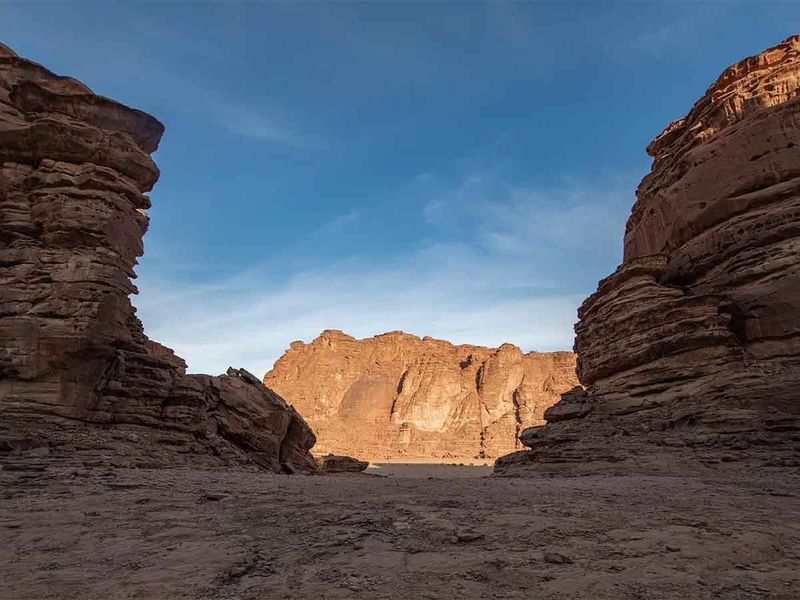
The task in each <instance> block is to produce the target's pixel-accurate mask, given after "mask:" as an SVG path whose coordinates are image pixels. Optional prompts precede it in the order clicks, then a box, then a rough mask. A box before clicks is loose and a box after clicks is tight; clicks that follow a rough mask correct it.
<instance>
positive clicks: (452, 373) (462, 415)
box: [264, 330, 577, 461]
mask: <svg viewBox="0 0 800 600" xmlns="http://www.w3.org/2000/svg"><path fill="white" fill-rule="evenodd" d="M576 381H577V379H576V376H575V356H574V355H573V354H572V353H571V352H552V353H539V352H531V353H529V354H525V353H523V352H522V351H521V350H520V349H519V348H517V347H516V346H512V345H511V344H505V345H503V346H501V347H500V348H482V347H480V346H467V345H464V346H454V345H453V344H451V343H449V342H446V341H443V340H436V339H432V338H427V337H426V338H423V339H420V338H418V337H416V336H414V335H409V334H406V333H402V332H392V333H386V334H383V335H379V336H376V337H373V338H368V339H363V340H356V339H355V338H352V337H350V336H349V335H346V334H344V333H342V332H341V331H331V330H328V331H324V332H323V333H322V335H320V336H319V337H318V338H317V339H316V340H314V341H313V342H312V343H310V344H304V343H302V342H294V343H292V345H291V348H290V349H289V350H287V352H286V353H285V354H284V355H283V356H282V357H281V358H280V359H279V360H278V361H277V362H276V363H275V367H274V368H273V369H272V370H271V371H270V372H269V373H267V374H266V376H265V377H264V383H265V384H266V385H267V386H269V387H270V388H272V389H274V390H276V391H277V392H278V393H279V394H281V395H282V396H284V397H285V398H287V399H289V401H290V402H292V404H294V406H296V407H297V409H298V410H299V411H300V412H301V413H302V414H303V415H304V416H305V417H306V418H307V419H308V422H309V423H310V424H311V426H312V427H313V429H314V431H315V433H316V435H317V439H318V444H317V450H318V451H319V452H333V453H337V454H338V453H344V454H352V455H354V456H358V457H359V458H363V459H369V460H409V459H415V460H432V461H442V460H448V461H449V460H472V459H483V458H488V457H496V456H498V455H500V454H502V453H505V452H510V451H512V450H514V449H515V448H516V447H518V441H517V436H518V434H519V432H520V431H521V429H522V428H523V427H527V426H529V425H533V424H536V423H539V422H541V420H542V413H543V412H544V410H545V409H546V408H548V407H549V406H550V405H551V404H553V402H555V401H556V400H557V399H558V397H559V394H560V393H562V392H564V391H566V390H568V389H570V388H571V387H573V386H574V385H575V384H576Z"/></svg>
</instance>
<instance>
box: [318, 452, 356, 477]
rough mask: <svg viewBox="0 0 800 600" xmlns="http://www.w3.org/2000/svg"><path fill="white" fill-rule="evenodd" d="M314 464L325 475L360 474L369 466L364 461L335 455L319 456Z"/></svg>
mask: <svg viewBox="0 0 800 600" xmlns="http://www.w3.org/2000/svg"><path fill="white" fill-rule="evenodd" d="M316 462H317V466H318V467H319V468H320V469H321V470H322V471H325V472H326V473H360V472H361V471H364V470H365V469H366V468H367V467H368V466H369V463H368V462H366V461H363V460H356V459H355V458H352V457H350V456H339V455H336V454H328V455H327V456H320V457H318V458H317V459H316Z"/></svg>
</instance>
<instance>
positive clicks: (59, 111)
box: [0, 46, 314, 471]
mask: <svg viewBox="0 0 800 600" xmlns="http://www.w3.org/2000/svg"><path fill="white" fill-rule="evenodd" d="M163 130H164V127H163V125H162V124H161V123H159V122H158V121H157V120H156V119H154V118H153V117H151V116H149V115H147V114H145V113H143V112H141V111H138V110H133V109H130V108H128V107H126V106H123V105H122V104H119V103H117V102H114V101H113V100H109V99H107V98H103V97H101V96H97V95H95V94H94V93H93V92H92V91H91V90H90V89H89V88H88V87H86V86H85V85H83V84H82V83H80V82H78V81H76V80H74V79H71V78H68V77H59V76H57V75H55V74H53V73H51V72H50V71H48V70H47V69H45V68H44V67H42V66H40V65H38V64H36V63H34V62H31V61H29V60H26V59H24V58H20V57H18V56H17V55H16V54H14V52H13V51H11V50H10V49H9V48H7V47H6V46H0V282H2V285H0V340H2V344H0V451H2V450H5V458H6V459H9V456H11V455H12V454H15V453H21V452H22V453H24V452H30V451H34V449H38V450H36V451H37V452H39V453H40V454H41V453H50V452H52V453H53V454H56V455H59V456H72V455H74V454H75V453H79V452H80V451H82V450H85V451H88V452H89V453H93V454H94V455H96V456H97V457H98V458H100V459H102V460H103V461H105V462H113V461H117V462H119V461H122V462H123V463H124V464H141V463H145V464H148V465H150V466H154V465H156V466H157V465H162V464H176V463H180V462H183V461H184V460H185V459H186V457H192V458H191V459H192V461H194V462H198V461H200V462H204V461H205V462H216V463H218V462H220V461H222V462H236V463H255V464H258V465H261V466H263V467H267V468H269V469H271V470H275V471H277V470H290V471H293V470H297V469H305V470H308V469H313V468H314V466H313V459H312V458H311V456H310V454H309V453H308V450H309V448H311V446H312V445H313V444H314V436H313V433H312V432H311V430H310V429H309V428H308V426H307V425H306V423H305V422H304V421H303V419H302V418H301V417H300V416H299V415H298V414H297V413H296V412H295V411H294V410H293V409H292V408H291V407H290V406H289V405H288V404H287V403H286V402H285V401H284V400H283V399H282V398H280V397H279V396H278V395H277V394H275V393H273V392H272V391H271V390H268V389H266V388H265V387H264V386H263V384H262V383H261V382H260V381H259V380H258V379H257V378H255V377H253V376H252V375H249V374H247V373H246V372H244V371H240V370H236V369H231V370H229V371H228V374H227V375H224V376H221V377H210V376H207V375H186V374H185V368H186V365H185V363H184V361H183V360H182V359H180V358H178V357H176V356H175V355H174V353H173V352H172V351H171V350H170V349H168V348H166V347H164V346H162V345H160V344H158V343H156V342H153V341H151V340H149V339H148V338H147V337H146V336H145V335H144V332H143V329H142V324H141V322H140V321H139V319H137V317H136V315H135V311H134V309H133V307H132V306H131V303H130V300H129V298H128V296H129V295H130V294H132V293H135V292H136V288H135V287H134V285H133V284H132V282H131V279H132V278H134V277H135V275H134V271H133V268H134V265H135V264H136V258H137V257H138V256H141V254H142V252H143V247H142V236H143V235H144V233H145V231H146V230H147V225H148V216H147V213H146V210H147V209H148V208H149V207H150V199H149V198H148V197H147V196H146V195H145V193H146V192H147V191H149V190H150V189H151V188H152V187H153V185H154V184H155V182H156V180H157V179H158V175H159V172H158V168H157V167H156V165H155V163H154V162H153V160H152V159H151V157H150V154H151V153H152V152H154V151H155V150H156V148H157V147H158V143H159V140H160V138H161V134H162V133H163ZM187 326H190V325H188V324H187ZM0 456H2V454H0ZM198 457H201V458H198ZM9 460H10V459H9Z"/></svg>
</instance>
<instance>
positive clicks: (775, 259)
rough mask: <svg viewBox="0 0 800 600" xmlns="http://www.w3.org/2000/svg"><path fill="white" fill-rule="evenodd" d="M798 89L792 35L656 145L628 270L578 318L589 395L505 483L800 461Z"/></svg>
mask: <svg viewBox="0 0 800 600" xmlns="http://www.w3.org/2000/svg"><path fill="white" fill-rule="evenodd" d="M799 91H800V36H793V37H791V38H789V39H787V40H785V41H784V42H782V43H781V44H779V45H777V46H775V47H774V48H770V49H768V50H766V51H765V52H763V53H761V54H759V55H757V56H754V57H751V58H748V59H746V60H743V61H741V62H739V63H736V64H735V65H733V66H731V67H730V68H728V69H727V70H726V71H725V72H723V73H722V75H721V76H720V77H719V79H718V80H717V81H716V82H715V83H714V84H713V85H712V86H711V87H710V88H709V89H708V90H707V92H706V94H705V95H704V96H703V97H702V98H701V99H700V100H698V101H697V103H695V105H694V107H693V108H692V110H691V111H690V112H689V113H688V114H687V115H686V116H685V117H684V118H682V119H680V120H678V121H675V122H674V123H672V124H671V125H669V126H668V127H667V128H666V129H665V130H664V132H663V133H662V134H661V135H659V136H658V137H657V138H656V139H655V140H653V142H652V143H651V144H650V145H649V146H648V148H647V151H648V153H649V154H650V155H652V156H653V157H654V161H653V167H652V171H651V172H650V174H648V175H647V176H646V177H645V178H644V179H643V181H642V183H641V185H640V186H639V189H638V190H637V201H636V204H635V205H634V207H633V211H632V213H631V216H630V219H629V220H628V224H627V227H626V231H625V254H624V262H623V264H622V265H621V266H620V267H619V268H618V269H617V270H616V272H615V273H614V274H612V275H611V276H610V277H608V278H607V279H604V280H603V281H601V282H600V284H599V286H598V289H597V292H596V293H595V294H593V295H592V296H590V297H589V298H588V299H587V300H586V301H585V302H584V303H583V305H582V306H581V308H580V310H579V319H580V322H579V323H578V324H577V325H576V328H575V330H576V334H577V337H576V341H575V350H576V352H577V353H578V357H579V358H578V375H579V378H580V381H581V383H582V384H583V385H584V386H586V388H587V393H585V394H584V393H580V392H576V393H572V394H569V395H567V396H565V398H564V400H563V401H562V402H561V403H560V404H559V405H557V406H556V407H554V408H553V409H552V411H551V413H549V414H547V415H546V418H547V420H548V421H549V423H548V425H546V426H544V427H540V428H536V429H531V430H528V431H526V432H524V433H523V436H522V438H523V441H524V442H525V444H526V445H528V446H530V447H531V448H532V451H531V452H522V453H518V454H514V455H511V456H509V457H504V458H503V459H501V460H499V461H498V463H497V466H496V472H498V473H512V472H520V470H521V468H522V467H543V466H544V467H546V466H548V465H549V466H553V464H558V463H565V462H571V463H575V464H579V465H580V464H584V465H585V464H587V463H591V462H593V461H599V462H601V463H606V464H607V463H608V462H615V463H616V462H620V461H624V462H626V468H629V466H630V465H634V464H635V465H640V466H643V467H647V468H654V467H655V468H659V469H668V468H671V466H674V465H677V464H679V463H680V464H681V465H683V466H687V465H690V466H699V465H702V464H710V465H716V464H720V462H721V461H722V462H726V463H731V462H734V463H735V462H736V461H738V460H755V461H759V462H760V463H762V464H795V465H796V464H798V451H799V449H800V401H798V397H799V396H798V389H800V388H799V387H798V384H800V98H798V94H799ZM590 466H591V465H590Z"/></svg>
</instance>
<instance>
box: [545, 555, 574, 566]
mask: <svg viewBox="0 0 800 600" xmlns="http://www.w3.org/2000/svg"><path fill="white" fill-rule="evenodd" d="M544 562H546V563H550V564H551V565H567V564H572V559H571V558H570V557H569V556H564V555H563V554H559V553H558V552H549V553H547V554H545V555H544Z"/></svg>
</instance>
